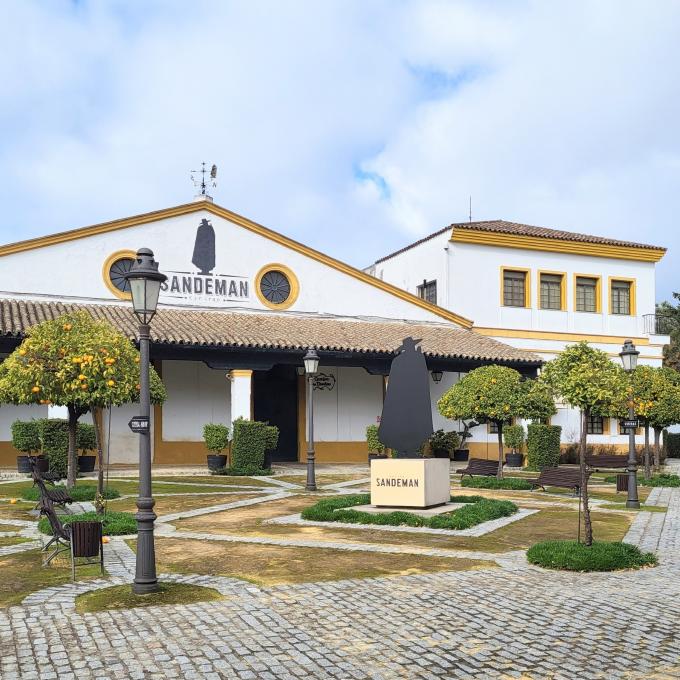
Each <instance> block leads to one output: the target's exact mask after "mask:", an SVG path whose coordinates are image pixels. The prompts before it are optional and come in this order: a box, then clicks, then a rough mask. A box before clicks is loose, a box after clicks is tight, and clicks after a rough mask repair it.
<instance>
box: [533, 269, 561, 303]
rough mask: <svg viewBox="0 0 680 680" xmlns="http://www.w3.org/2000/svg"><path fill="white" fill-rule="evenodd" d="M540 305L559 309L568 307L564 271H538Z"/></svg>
mask: <svg viewBox="0 0 680 680" xmlns="http://www.w3.org/2000/svg"><path fill="white" fill-rule="evenodd" d="M538 306H539V307H540V309H553V310H558V311H564V310H565V309H566V308H567V291H566V277H565V274H564V272H538Z"/></svg>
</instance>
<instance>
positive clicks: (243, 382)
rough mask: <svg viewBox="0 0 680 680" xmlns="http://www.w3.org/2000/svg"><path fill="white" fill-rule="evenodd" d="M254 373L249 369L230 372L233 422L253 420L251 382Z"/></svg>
mask: <svg viewBox="0 0 680 680" xmlns="http://www.w3.org/2000/svg"><path fill="white" fill-rule="evenodd" d="M252 377H253V372H252V371H251V370H249V369H241V368H239V369H234V370H232V371H230V372H229V380H230V381H231V420H232V422H233V421H234V420H236V419H237V418H245V419H246V420H250V419H251V418H252V406H251V404H252V401H251V382H252Z"/></svg>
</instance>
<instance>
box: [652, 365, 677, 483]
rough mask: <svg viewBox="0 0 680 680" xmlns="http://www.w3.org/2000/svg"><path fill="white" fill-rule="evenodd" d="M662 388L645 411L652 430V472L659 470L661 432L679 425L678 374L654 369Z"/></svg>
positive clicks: (672, 371) (667, 370) (662, 369)
mask: <svg viewBox="0 0 680 680" xmlns="http://www.w3.org/2000/svg"><path fill="white" fill-rule="evenodd" d="M655 370H656V371H657V372H658V373H657V376H658V379H659V381H660V382H662V383H663V385H664V388H663V390H662V391H661V393H660V394H659V396H658V397H657V399H656V400H655V401H654V404H653V405H652V406H651V407H650V408H649V410H648V411H647V421H648V423H649V424H650V425H651V426H652V428H653V429H654V470H655V471H656V472H658V471H659V469H660V468H661V432H662V431H663V430H664V429H666V428H667V427H670V426H671V425H677V424H678V423H680V373H678V371H676V370H675V369H673V368H666V367H664V368H658V369H655Z"/></svg>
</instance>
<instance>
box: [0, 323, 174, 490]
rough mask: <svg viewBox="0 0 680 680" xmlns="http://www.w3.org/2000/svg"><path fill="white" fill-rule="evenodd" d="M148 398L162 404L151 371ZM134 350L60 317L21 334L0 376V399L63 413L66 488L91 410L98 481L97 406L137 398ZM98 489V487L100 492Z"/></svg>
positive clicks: (119, 337) (108, 332) (117, 336)
mask: <svg viewBox="0 0 680 680" xmlns="http://www.w3.org/2000/svg"><path fill="white" fill-rule="evenodd" d="M150 384H151V399H152V401H153V402H154V403H162V402H163V401H164V400H165V398H166V396H167V395H166V392H165V388H164V386H163V383H162V382H161V380H160V378H159V376H158V374H157V373H156V372H155V371H154V370H153V368H152V369H151V382H150ZM139 389H140V386H139V352H138V351H137V349H136V348H135V347H134V345H133V344H132V343H131V342H130V340H129V339H128V338H126V337H125V336H124V335H123V334H122V333H120V332H119V331H117V330H116V329H115V328H113V326H111V325H109V324H108V323H106V322H104V321H97V320H95V319H93V318H92V317H91V316H90V315H89V314H88V313H87V312H85V311H77V312H73V313H68V314H63V315H62V316H60V317H58V318H56V319H51V320H49V321H44V322H43V323H40V324H38V325H36V326H33V327H32V328H30V329H28V331H27V332H26V338H25V339H24V341H23V342H22V343H21V345H19V347H17V349H15V350H14V352H12V354H10V355H9V357H7V359H6V360H5V361H4V362H3V364H2V370H1V372H0V401H2V402H4V403H13V404H54V405H56V406H66V407H67V409H68V425H69V450H68V474H67V485H68V486H69V487H72V486H74V485H75V482H76V470H77V451H76V430H77V424H78V419H79V418H80V417H81V416H82V415H83V414H85V413H87V412H88V411H92V415H93V421H94V424H95V428H96V433H97V450H98V454H99V470H100V474H99V477H100V480H99V485H100V486H101V479H102V461H101V459H102V451H101V449H102V446H101V441H102V438H101V432H100V427H99V426H100V418H99V417H98V416H99V414H100V411H101V409H102V408H105V407H111V406H120V405H121V404H126V403H129V402H134V401H137V400H138V399H139ZM100 491H101V488H100Z"/></svg>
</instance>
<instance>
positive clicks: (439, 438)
mask: <svg viewBox="0 0 680 680" xmlns="http://www.w3.org/2000/svg"><path fill="white" fill-rule="evenodd" d="M427 444H429V447H428V448H429V450H430V452H432V453H433V454H434V453H436V452H437V451H444V452H446V453H448V454H449V456H450V455H451V454H452V453H453V452H454V451H455V450H456V449H457V448H458V447H459V446H460V437H459V436H458V433H457V432H453V431H451V432H445V431H444V430H435V431H434V432H433V433H432V435H431V436H430V439H429V440H428V442H427Z"/></svg>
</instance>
